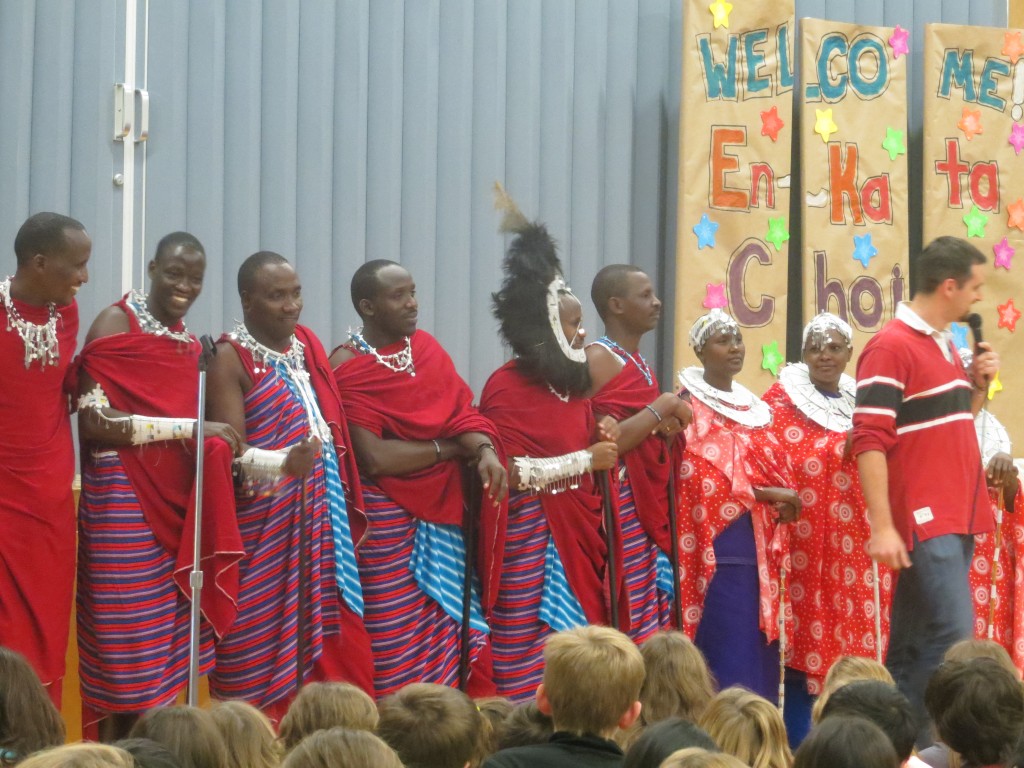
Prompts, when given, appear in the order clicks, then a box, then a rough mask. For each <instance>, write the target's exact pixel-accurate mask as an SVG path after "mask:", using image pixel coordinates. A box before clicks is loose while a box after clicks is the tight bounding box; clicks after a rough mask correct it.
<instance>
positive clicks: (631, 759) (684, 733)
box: [623, 717, 718, 768]
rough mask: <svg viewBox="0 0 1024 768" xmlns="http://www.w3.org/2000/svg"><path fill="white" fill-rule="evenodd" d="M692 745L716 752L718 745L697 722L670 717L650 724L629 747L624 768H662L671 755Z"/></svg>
mask: <svg viewBox="0 0 1024 768" xmlns="http://www.w3.org/2000/svg"><path fill="white" fill-rule="evenodd" d="M688 747H700V748H701V749H706V750H709V751H712V752H717V751H718V745H717V744H715V742H714V741H713V740H712V738H711V737H710V736H708V735H707V733H706V732H705V731H704V730H703V729H701V728H700V727H699V726H697V725H696V724H695V723H693V722H691V721H689V720H684V719H682V718H681V717H670V718H668V719H666V720H660V721H659V722H657V723H655V724H654V725H648V726H647V727H646V728H644V729H643V731H642V732H641V733H640V735H639V736H638V737H637V738H636V739H635V740H634V741H633V744H632V745H631V746H630V747H629V749H628V750H626V758H625V760H624V761H623V768H658V766H660V765H661V764H662V762H663V761H664V760H665V759H666V758H667V757H668V756H669V755H671V754H673V753H675V752H678V751H679V750H681V749H686V748H688Z"/></svg>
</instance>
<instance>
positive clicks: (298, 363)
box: [228, 321, 309, 379]
mask: <svg viewBox="0 0 1024 768" xmlns="http://www.w3.org/2000/svg"><path fill="white" fill-rule="evenodd" d="M228 336H230V337H231V338H232V339H234V340H235V341H237V342H238V343H239V344H241V345H242V346H243V347H245V348H246V349H247V350H249V353H250V354H251V355H252V359H253V362H254V363H256V367H255V368H254V370H255V372H256V373H263V372H265V371H267V370H269V364H273V363H277V362H280V363H284V364H285V365H287V366H288V367H289V368H291V369H292V370H293V371H294V372H295V374H296V376H305V377H306V378H307V379H308V378H309V372H308V371H307V370H306V362H305V359H304V358H303V351H304V350H305V347H304V346H303V344H302V342H301V341H299V340H298V339H297V338H295V335H294V334H292V337H291V338H290V339H289V340H288V349H286V350H285V351H284V352H278V351H277V350H275V349H271V348H270V347H268V346H267V345H266V344H260V342H258V341H256V339H255V338H254V337H253V335H252V334H251V333H249V329H248V328H246V327H245V323H240V322H237V321H236V322H235V327H234V330H232V331H231V333H229V334H228ZM260 366H263V367H262V368H261V367H260Z"/></svg>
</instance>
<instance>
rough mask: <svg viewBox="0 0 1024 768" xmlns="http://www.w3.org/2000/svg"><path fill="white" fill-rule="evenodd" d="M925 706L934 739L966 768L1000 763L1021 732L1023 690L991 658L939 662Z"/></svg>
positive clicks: (1013, 677) (1023, 717) (930, 683)
mask: <svg viewBox="0 0 1024 768" xmlns="http://www.w3.org/2000/svg"><path fill="white" fill-rule="evenodd" d="M924 703H925V707H927V709H928V714H929V715H931V718H932V721H933V722H934V723H935V728H936V730H937V731H938V733H939V738H941V739H942V741H944V742H945V743H946V744H947V745H948V746H949V748H950V749H952V750H953V751H955V752H957V753H958V754H959V755H960V756H961V757H962V758H963V759H964V761H966V762H967V763H968V764H969V765H993V764H997V763H1002V762H1003V761H1005V760H1006V759H1008V758H1009V756H1010V753H1011V751H1012V750H1013V747H1014V745H1015V744H1016V743H1017V739H1018V738H1019V737H1020V734H1021V732H1022V731H1024V687H1022V686H1021V684H1020V680H1019V679H1018V678H1017V675H1016V674H1014V673H1013V672H1010V671H1009V670H1008V669H1006V668H1005V667H1003V665H1002V664H1000V663H999V662H998V661H995V660H994V659H991V658H973V659H970V660H968V661H946V662H943V663H942V664H941V665H939V668H938V669H937V670H936V671H935V674H933V675H932V677H931V680H929V681H928V687H927V688H926V689H925V695H924Z"/></svg>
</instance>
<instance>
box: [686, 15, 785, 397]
mask: <svg viewBox="0 0 1024 768" xmlns="http://www.w3.org/2000/svg"><path fill="white" fill-rule="evenodd" d="M683 19H684V22H683V73H682V102H681V107H680V115H679V122H680V152H679V158H680V160H679V230H678V235H677V238H676V334H675V338H676V342H675V344H676V346H675V365H676V368H677V369H678V368H682V367H684V366H687V365H693V364H695V363H696V360H694V358H693V353H692V352H691V351H689V350H688V349H687V331H688V330H689V328H690V326H691V325H692V324H693V321H694V320H696V319H697V317H699V316H700V315H702V314H704V313H705V312H707V311H708V309H710V308H712V307H721V308H722V309H725V310H726V311H727V312H729V313H730V314H732V315H733V317H735V318H736V320H737V321H738V322H739V324H740V326H741V327H742V328H743V336H744V340H745V341H746V345H747V350H748V355H747V364H746V366H745V368H744V371H743V374H742V375H741V376H740V377H739V378H740V379H741V380H742V381H743V383H745V384H746V385H747V386H748V387H750V388H751V389H752V390H753V391H755V392H763V391H764V390H765V389H767V387H768V386H769V384H770V383H771V381H772V376H773V375H774V374H775V373H776V372H777V370H778V367H779V366H780V365H781V364H782V360H783V359H784V355H785V341H786V299H787V296H786V281H787V274H788V272H787V261H788V257H789V247H788V243H787V241H788V240H789V226H790V222H789V186H790V147H791V145H792V136H793V126H792V125H790V123H791V122H792V117H791V116H792V105H793V24H794V14H793V0H782V2H775V3H754V2H747V3H736V4H735V7H734V6H733V5H732V4H730V3H728V2H724V0H716V1H715V2H712V3H711V5H710V6H709V5H708V0H684V6H683Z"/></svg>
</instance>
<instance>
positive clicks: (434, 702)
mask: <svg viewBox="0 0 1024 768" xmlns="http://www.w3.org/2000/svg"><path fill="white" fill-rule="evenodd" d="M378 709H379V711H380V722H379V723H378V724H377V733H378V735H380V737H381V738H382V739H384V741H385V742H387V744H388V745H390V746H391V748H392V749H394V750H395V752H397V753H398V756H399V758H401V760H402V762H403V763H404V764H405V765H406V767H407V768H463V766H465V765H467V764H468V765H471V766H476V765H478V764H479V762H480V761H481V760H482V759H483V755H484V753H485V752H486V750H487V721H486V720H484V716H483V715H481V714H480V712H479V711H478V710H477V708H476V704H474V703H473V700H472V699H471V698H469V696H467V695H466V694H464V693H462V692H461V691H457V690H455V689H454V688H449V687H447V686H444V685H433V684H431V683H414V684H413V685H407V686H406V687H405V688H402V689H401V690H400V691H398V692H397V693H393V694H391V695H390V696H388V697H386V698H384V699H382V700H381V702H380V704H379V706H378Z"/></svg>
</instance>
